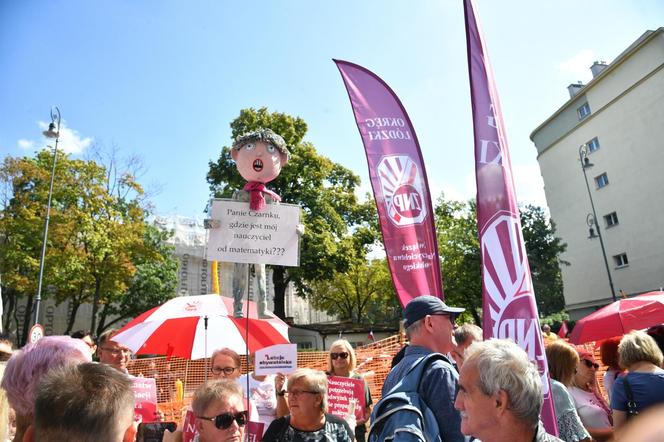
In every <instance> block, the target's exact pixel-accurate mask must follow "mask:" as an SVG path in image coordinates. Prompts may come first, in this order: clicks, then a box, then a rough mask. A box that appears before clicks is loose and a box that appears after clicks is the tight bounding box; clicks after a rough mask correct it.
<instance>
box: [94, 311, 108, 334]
mask: <svg viewBox="0 0 664 442" xmlns="http://www.w3.org/2000/svg"><path fill="white" fill-rule="evenodd" d="M107 309H108V304H104V308H103V309H102V310H101V315H100V317H99V325H98V326H97V332H96V335H97V336H99V335H100V334H102V333H103V332H104V330H105V329H107V328H108V325H106V317H107V316H108V311H107Z"/></svg>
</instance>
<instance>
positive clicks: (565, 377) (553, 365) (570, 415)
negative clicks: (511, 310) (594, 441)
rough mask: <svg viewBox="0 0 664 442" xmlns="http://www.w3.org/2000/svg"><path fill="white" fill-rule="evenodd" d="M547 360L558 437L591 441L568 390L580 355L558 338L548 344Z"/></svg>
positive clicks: (569, 440) (575, 441)
mask: <svg viewBox="0 0 664 442" xmlns="http://www.w3.org/2000/svg"><path fill="white" fill-rule="evenodd" d="M546 360H547V362H548V364H549V375H550V376H551V393H552V396H553V406H554V408H555V410H556V426H557V427H558V437H559V438H560V439H562V440H564V441H565V442H578V441H590V435H589V434H588V431H587V430H586V429H585V428H584V426H583V424H582V423H581V419H580V418H579V414H578V413H577V411H576V407H575V406H574V400H573V399H572V396H571V395H570V393H569V390H568V389H569V388H570V386H571V385H572V383H573V381H574V373H575V372H576V366H577V364H578V362H579V355H578V354H577V353H576V350H574V348H573V347H572V346H571V345H569V344H567V343H566V342H564V341H562V340H558V341H553V342H552V343H550V344H549V345H547V346H546Z"/></svg>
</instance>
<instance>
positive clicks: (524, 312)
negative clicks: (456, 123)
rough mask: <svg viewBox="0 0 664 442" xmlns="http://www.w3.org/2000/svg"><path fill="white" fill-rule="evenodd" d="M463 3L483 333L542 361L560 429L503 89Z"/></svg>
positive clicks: (550, 425) (548, 411) (551, 422)
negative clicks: (521, 213)
mask: <svg viewBox="0 0 664 442" xmlns="http://www.w3.org/2000/svg"><path fill="white" fill-rule="evenodd" d="M463 5H464V14H465V19H466V41H467V44H468V72H469V75H470V94H471V100H472V108H473V126H474V128H475V176H476V180H477V226H478V230H479V237H480V247H481V253H482V299H483V302H482V307H483V310H484V317H483V324H482V325H483V328H484V337H485V338H491V337H496V338H509V339H512V340H513V341H514V342H516V343H517V344H519V345H520V346H521V347H522V348H523V349H524V350H525V351H526V352H527V353H528V356H529V357H530V359H531V360H532V361H535V362H536V363H537V365H538V368H539V371H540V374H541V377H542V387H543V390H544V406H543V408H542V421H543V422H544V425H545V427H546V430H547V431H548V432H549V433H550V434H554V435H557V434H558V431H557V428H556V417H555V412H554V409H553V400H552V397H551V386H550V383H549V373H548V368H547V362H546V355H545V353H544V344H543V342H542V334H541V332H540V327H539V320H538V314H537V305H536V304H535V294H534V292H533V284H532V280H531V276H530V267H529V266H528V257H527V255H526V249H525V246H524V242H523V234H522V232H521V221H520V219H519V208H518V207H517V201H516V196H515V192H514V181H513V179H512V167H511V164H510V157H509V151H508V147H507V137H506V135H505V128H504V126H503V119H502V112H501V111H500V102H499V100H498V92H497V91H496V87H495V83H494V79H493V72H492V70H491V65H490V63H489V59H488V54H487V52H486V46H485V44H484V38H483V36H482V32H481V30H480V27H479V24H478V23H477V20H476V18H475V12H474V7H473V2H472V0H464V3H463Z"/></svg>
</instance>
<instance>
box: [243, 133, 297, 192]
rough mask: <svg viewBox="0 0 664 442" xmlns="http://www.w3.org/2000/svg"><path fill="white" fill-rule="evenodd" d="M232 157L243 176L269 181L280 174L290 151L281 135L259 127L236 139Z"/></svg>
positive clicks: (263, 181)
mask: <svg viewBox="0 0 664 442" xmlns="http://www.w3.org/2000/svg"><path fill="white" fill-rule="evenodd" d="M231 157H232V158H233V160H234V161H235V165H236V167H237V170H238V172H240V175H242V178H244V179H245V180H247V181H249V182H259V183H267V182H270V181H272V180H274V179H275V178H276V177H278V176H279V173H280V172H281V168H282V167H283V166H284V165H285V164H286V163H287V162H288V159H289V158H290V152H288V148H286V142H285V141H284V139H283V138H282V137H281V136H280V135H278V134H276V133H275V132H273V131H272V130H271V129H258V130H256V131H253V132H249V133H246V134H244V135H240V136H238V137H237V138H236V139H235V143H233V148H232V149H231Z"/></svg>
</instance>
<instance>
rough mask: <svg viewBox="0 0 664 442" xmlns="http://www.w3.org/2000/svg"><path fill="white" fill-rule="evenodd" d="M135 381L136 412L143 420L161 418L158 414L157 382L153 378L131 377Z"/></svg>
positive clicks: (148, 420)
mask: <svg viewBox="0 0 664 442" xmlns="http://www.w3.org/2000/svg"><path fill="white" fill-rule="evenodd" d="M131 380H132V382H133V383H134V398H135V405H134V413H135V414H136V415H137V416H140V417H141V422H155V421H158V420H159V415H158V414H157V384H156V382H155V380H154V379H152V378H141V377H134V376H132V377H131Z"/></svg>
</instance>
